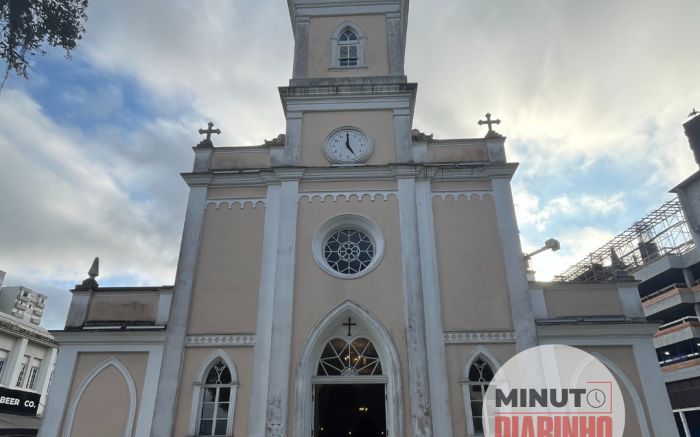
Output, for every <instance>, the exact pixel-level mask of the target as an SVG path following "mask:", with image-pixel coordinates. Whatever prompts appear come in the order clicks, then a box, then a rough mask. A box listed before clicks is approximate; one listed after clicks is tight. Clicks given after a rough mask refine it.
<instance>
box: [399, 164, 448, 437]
mask: <svg viewBox="0 0 700 437" xmlns="http://www.w3.org/2000/svg"><path fill="white" fill-rule="evenodd" d="M395 171H396V172H397V173H398V174H397V177H398V188H399V190H398V191H399V227H400V230H401V258H402V264H403V265H402V267H403V285H404V303H405V307H404V310H405V311H404V315H405V318H406V344H407V348H408V382H409V387H410V399H411V425H412V435H413V436H414V437H432V435H433V430H432V418H431V410H430V408H431V405H430V383H429V376H428V356H427V345H426V338H425V312H424V307H423V290H422V275H421V259H420V252H419V242H418V215H417V208H416V181H415V178H414V177H415V175H414V174H410V173H411V172H414V170H413V169H412V168H411V169H407V168H406V169H404V168H397V169H395ZM440 437H442V436H440Z"/></svg>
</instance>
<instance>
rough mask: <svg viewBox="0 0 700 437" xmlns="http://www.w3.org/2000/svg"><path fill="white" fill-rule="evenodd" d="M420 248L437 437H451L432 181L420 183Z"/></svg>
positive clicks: (429, 372)
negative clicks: (431, 189) (431, 190)
mask: <svg viewBox="0 0 700 437" xmlns="http://www.w3.org/2000/svg"><path fill="white" fill-rule="evenodd" d="M416 207H417V208H416V209H417V212H418V244H419V248H420V268H421V278H422V281H423V282H422V287H423V299H424V305H423V310H424V312H425V337H426V345H427V352H428V377H429V379H430V405H431V416H432V423H433V435H435V436H444V437H451V436H452V435H453V434H452V432H453V431H452V414H451V412H450V396H449V389H448V377H447V364H446V359H445V341H444V332H443V326H442V300H441V293H440V281H439V279H438V278H439V273H438V262H437V249H436V244H435V223H434V218H433V205H432V200H431V193H430V181H425V180H421V181H417V182H416Z"/></svg>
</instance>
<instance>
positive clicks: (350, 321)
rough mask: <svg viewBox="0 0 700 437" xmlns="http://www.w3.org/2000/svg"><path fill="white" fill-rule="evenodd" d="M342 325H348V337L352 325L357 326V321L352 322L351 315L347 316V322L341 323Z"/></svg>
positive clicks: (350, 334) (350, 333)
mask: <svg viewBox="0 0 700 437" xmlns="http://www.w3.org/2000/svg"><path fill="white" fill-rule="evenodd" d="M343 326H347V327H348V337H350V336H352V331H351V330H352V327H353V326H357V323H353V322H352V317H348V323H343Z"/></svg>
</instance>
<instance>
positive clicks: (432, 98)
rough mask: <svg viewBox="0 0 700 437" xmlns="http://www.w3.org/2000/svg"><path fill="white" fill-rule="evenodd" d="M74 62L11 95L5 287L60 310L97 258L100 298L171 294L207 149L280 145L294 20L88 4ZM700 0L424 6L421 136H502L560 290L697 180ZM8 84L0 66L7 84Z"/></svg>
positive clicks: (411, 30)
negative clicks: (489, 119)
mask: <svg viewBox="0 0 700 437" xmlns="http://www.w3.org/2000/svg"><path fill="white" fill-rule="evenodd" d="M88 17H89V19H88V22H87V24H86V27H87V32H86V34H85V36H84V39H83V40H82V41H81V43H80V45H79V47H78V49H77V50H76V51H75V52H74V53H73V56H72V59H71V60H69V61H67V60H66V59H65V58H64V53H63V52H62V51H60V50H49V51H48V53H47V54H46V55H45V56H41V57H36V58H35V59H34V61H33V64H32V70H31V72H30V74H31V77H30V79H29V80H24V79H21V78H17V77H14V76H12V77H11V78H10V80H9V81H8V83H7V84H6V86H5V89H4V90H3V91H2V94H0V270H4V271H6V272H7V277H6V279H5V285H25V286H28V287H30V288H33V289H35V290H36V291H39V292H43V293H45V294H47V295H48V296H49V301H48V308H47V310H46V313H45V315H44V320H43V322H42V326H44V327H46V328H48V329H61V328H62V327H63V323H64V321H65V315H66V312H67V309H68V305H69V303H70V296H71V294H70V292H69V291H68V290H69V289H70V288H72V287H73V286H74V285H75V284H76V283H79V282H81V281H82V280H83V279H85V278H86V276H87V273H86V272H87V270H88V269H89V267H90V264H91V262H92V259H93V257H95V256H99V257H100V277H99V278H98V281H99V282H100V284H101V285H103V286H139V285H161V284H172V283H173V282H174V276H175V268H176V264H177V257H178V251H179V242H180V234H181V232H182V224H183V219H184V212H185V205H186V196H187V187H186V184H185V183H184V182H183V181H182V180H181V178H180V176H179V173H181V172H187V171H189V170H191V167H192V161H193V153H192V150H191V146H193V145H195V144H196V143H197V142H198V141H199V140H200V138H199V135H198V134H197V130H198V129H199V128H202V127H205V126H206V122H207V121H209V120H211V121H213V122H214V123H215V124H216V125H217V126H218V127H220V128H221V130H222V134H221V135H220V136H218V137H216V138H215V144H216V145H219V146H245V145H259V144H262V143H263V141H264V140H265V139H271V138H274V137H276V136H277V135H278V134H280V133H282V132H284V130H285V128H284V115H283V112H282V108H281V105H280V102H279V97H278V93H277V87H278V86H283V85H286V84H287V83H288V80H289V78H290V76H291V71H292V54H293V39H292V31H291V24H290V21H289V15H288V9H287V5H286V2H284V1H283V0H259V1H251V0H207V1H206V2H195V1H191V0H148V1H143V0H122V1H118V2H116V1H96V0H92V1H91V2H90V5H89V7H88ZM698 22H700V2H698V1H697V0H666V1H664V2H659V1H658V0H636V1H635V2H630V1H626V0H589V1H580V0H527V1H518V2H515V1H506V0H412V1H411V5H410V13H409V27H408V35H407V38H408V41H407V52H406V74H407V76H408V79H409V81H411V82H417V83H418V84H419V88H418V90H419V91H418V100H417V104H416V113H415V117H414V127H415V128H418V129H420V130H422V131H424V132H426V133H433V134H434V135H435V137H436V138H472V137H481V136H483V135H484V133H485V132H484V129H485V128H484V127H480V126H478V124H477V121H478V120H479V119H482V118H483V116H484V114H485V113H486V112H490V113H492V114H493V115H494V117H497V118H499V119H500V120H502V123H501V124H500V125H499V126H497V130H498V131H499V132H500V133H502V134H503V135H505V136H506V137H507V141H506V150H507V155H508V159H509V160H510V161H515V162H519V163H520V167H519V169H518V171H517V173H516V176H515V177H514V179H513V181H512V186H513V193H514V201H515V207H516V214H517V217H518V223H519V227H520V231H521V239H522V244H523V249H524V250H525V251H531V250H534V249H537V248H538V247H540V246H541V245H542V244H543V243H544V241H545V240H546V239H548V238H557V239H558V240H560V242H561V246H562V248H561V250H560V251H558V252H556V253H552V252H548V253H543V254H541V255H538V256H537V257H535V258H534V268H535V270H536V271H537V272H538V276H537V278H538V279H540V280H547V279H550V278H551V277H552V276H553V275H555V274H557V273H561V272H562V271H563V270H565V269H566V268H567V267H568V266H569V265H571V264H573V263H575V262H576V261H578V260H579V259H581V258H582V257H583V256H585V255H586V254H587V253H589V252H590V251H592V250H594V249H596V248H597V247H599V246H600V245H602V244H604V243H605V242H606V241H607V240H609V239H610V238H612V237H613V236H614V235H616V234H617V233H619V232H621V231H623V230H624V229H625V228H627V227H628V226H629V225H630V224H632V222H633V221H634V220H636V219H639V218H641V217H643V216H644V215H645V214H647V213H648V212H650V211H652V210H654V209H655V208H656V207H657V206H659V205H660V204H661V203H663V202H664V201H665V200H668V199H669V198H671V197H672V196H671V195H670V194H669V193H668V190H669V189H670V188H672V187H673V186H674V185H676V184H678V183H679V182H681V181H682V180H684V179H685V178H686V177H688V176H689V175H690V174H692V173H693V172H694V171H696V170H697V166H696V164H695V162H694V161H693V158H692V153H691V151H690V148H689V147H688V143H687V139H686V138H685V136H684V134H683V131H682V126H681V125H682V123H683V122H684V121H685V120H686V119H687V115H688V113H689V112H690V111H691V109H692V108H693V107H699V108H700V78H699V77H698V76H699V73H698V72H700V56H699V54H698V44H697V41H698V38H699V36H698V30H697V29H698V26H697V23H698ZM3 66H4V64H2V63H1V62H0V67H3Z"/></svg>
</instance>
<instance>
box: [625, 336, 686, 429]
mask: <svg viewBox="0 0 700 437" xmlns="http://www.w3.org/2000/svg"><path fill="white" fill-rule="evenodd" d="M632 348H633V351H634V359H635V361H636V364H637V370H638V371H639V378H640V380H641V381H642V390H643V391H644V399H645V400H646V402H647V411H649V414H648V416H649V419H650V422H651V428H652V430H653V434H654V435H655V436H657V437H660V436H664V437H676V436H678V431H677V428H676V421H675V419H674V418H673V412H672V409H671V401H670V400H669V397H668V391H667V390H666V384H664V378H663V376H662V375H661V369H660V368H659V360H658V358H657V355H656V350H655V349H654V345H653V344H652V342H651V340H650V339H648V338H643V339H641V340H637V341H635V342H634V345H633V347H632Z"/></svg>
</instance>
